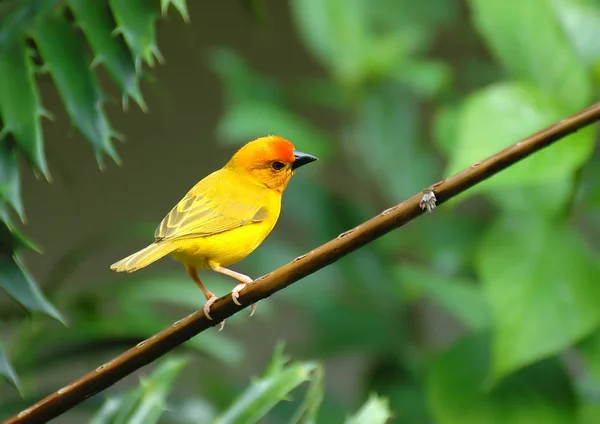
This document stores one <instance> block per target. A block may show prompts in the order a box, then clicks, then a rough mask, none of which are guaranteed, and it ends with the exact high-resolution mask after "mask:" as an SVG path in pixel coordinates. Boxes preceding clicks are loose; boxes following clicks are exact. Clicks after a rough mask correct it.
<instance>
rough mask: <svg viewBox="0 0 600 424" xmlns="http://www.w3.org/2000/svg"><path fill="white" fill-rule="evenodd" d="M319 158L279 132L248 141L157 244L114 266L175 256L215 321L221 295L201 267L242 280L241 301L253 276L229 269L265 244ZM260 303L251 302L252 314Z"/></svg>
mask: <svg viewBox="0 0 600 424" xmlns="http://www.w3.org/2000/svg"><path fill="white" fill-rule="evenodd" d="M315 160H317V158H316V157H315V156H312V155H309V154H306V153H302V152H299V151H297V150H296V149H295V147H294V145H293V144H292V143H291V142H289V141H288V140H286V139H284V138H282V137H279V136H267V137H261V138H258V139H256V140H253V141H251V142H249V143H247V144H246V145H244V146H243V147H241V148H240V149H239V150H238V151H237V152H236V153H235V154H234V155H233V157H232V158H231V159H230V160H229V162H228V163H227V164H226V165H225V166H224V167H223V168H221V169H219V170H218V171H215V172H213V173H212V174H210V175H208V176H207V177H206V178H204V179H202V180H201V181H200V182H199V183H197V184H196V185H195V186H194V187H193V188H192V189H191V190H190V191H189V192H188V193H187V194H186V195H185V196H184V198H183V199H181V200H180V201H179V203H177V205H176V206H175V207H174V208H173V209H172V210H171V212H169V213H168V214H167V216H165V218H164V219H163V220H162V222H161V223H160V225H159V226H158V228H157V229H156V232H155V233H154V242H153V243H152V244H150V245H149V246H147V247H145V248H144V249H142V250H140V251H138V252H136V253H134V254H132V255H130V256H128V257H126V258H125V259H122V260H120V261H118V262H116V263H114V264H112V265H111V266H110V268H111V269H113V270H115V271H117V272H134V271H137V270H138V269H141V268H144V267H146V266H148V265H150V264H151V263H153V262H155V261H157V260H158V259H160V258H162V257H163V256H166V255H171V256H172V257H173V258H175V259H176V260H178V261H180V262H182V263H183V265H185V268H186V270H187V272H188V274H189V275H190V277H191V278H192V279H193V280H194V282H195V283H196V284H197V285H198V287H200V289H201V290H202V292H203V293H204V296H206V303H205V304H204V308H203V309H204V313H205V314H206V317H207V318H209V319H212V318H211V316H210V314H209V312H210V306H211V305H212V304H213V302H214V301H215V300H216V299H217V297H216V296H215V295H214V294H213V293H212V292H210V291H209V290H208V289H207V288H206V287H205V286H204V284H203V283H202V281H200V278H198V273H197V270H198V269H210V270H213V271H216V272H219V273H221V274H225V275H228V276H230V277H232V278H234V279H236V280H238V282H239V284H238V285H237V286H235V287H234V288H233V290H232V291H231V295H232V297H233V301H234V302H235V303H236V304H238V305H240V303H239V301H238V298H239V294H240V292H241V291H242V290H244V288H245V287H246V286H247V285H248V284H251V283H252V279H251V278H250V277H248V276H247V275H244V274H240V273H239V272H235V271H232V270H231V269H228V268H226V267H228V266H229V265H231V264H234V263H236V262H238V261H241V260H242V259H244V258H245V257H246V256H248V255H249V254H250V253H252V251H254V249H256V248H257V247H258V246H259V245H260V244H261V243H262V242H263V240H264V239H265V238H266V237H267V235H268V234H269V233H270V232H271V230H272V229H273V227H274V226H275V223H276V222H277V219H278V218H279V212H280V211H281V196H282V194H283V191H284V190H285V188H286V187H287V185H288V182H289V181H290V178H291V177H292V175H293V174H294V171H295V170H296V169H298V168H299V167H301V166H302V165H305V164H307V163H310V162H313V161H315ZM255 307H256V305H252V313H254V309H255ZM221 328H222V327H221Z"/></svg>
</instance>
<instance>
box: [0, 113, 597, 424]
mask: <svg viewBox="0 0 600 424" xmlns="http://www.w3.org/2000/svg"><path fill="white" fill-rule="evenodd" d="M598 120H600V103H597V104H595V105H593V106H591V107H589V108H587V109H585V110H583V111H581V112H579V113H577V114H575V115H573V116H571V117H569V118H567V119H564V120H562V121H560V122H558V123H556V124H555V125H553V126H551V127H549V128H547V129H545V130H542V131H540V132H538V133H536V134H534V135H532V136H530V137H528V138H526V139H524V140H522V141H520V142H518V143H517V144H515V145H513V146H510V147H508V148H507V149H505V150H503V151H501V152H499V153H497V154H495V155H494V156H492V157H490V158H488V159H486V160H484V161H482V162H478V163H476V164H474V165H472V166H471V167H470V168H468V169H466V170H464V171H462V172H460V173H459V174H456V175H454V176H452V177H450V178H448V179H446V180H443V181H440V182H438V183H437V184H434V185H433V186H431V187H430V188H429V189H427V190H424V192H423V193H427V192H430V191H431V190H433V192H434V193H435V196H436V197H437V200H438V204H439V203H443V202H445V201H447V200H448V199H450V198H451V197H453V196H455V195H457V194H459V193H461V192H463V191H465V190H467V189H468V188H470V187H472V186H474V185H475V184H477V183H479V182H480V181H483V180H485V179H487V178H489V177H491V176H492V175H494V174H496V173H497V172H499V171H501V170H503V169H505V168H507V167H509V166H511V165H513V164H515V163H516V162H518V161H520V160H522V159H524V158H526V157H527V156H529V155H531V154H532V153H534V152H537V151H538V150H541V149H542V148H544V147H546V146H548V145H550V144H552V143H554V142H555V141H557V140H559V139H560V138H562V137H564V136H566V135H568V134H570V133H573V132H575V131H577V130H579V129H581V128H583V127H585V126H587V125H590V124H591V123H593V122H596V121H598ZM423 193H419V194H416V195H414V196H413V197H411V198H410V199H408V200H406V201H404V202H402V203H400V204H399V205H397V206H394V207H392V208H390V209H387V210H385V211H383V212H381V213H380V214H379V215H377V216H375V217H374V218H371V219H370V220H368V221H366V222H364V223H362V224H360V225H359V226H357V227H355V228H353V229H351V230H349V231H346V232H344V233H342V234H340V235H339V236H338V237H336V238H335V239H334V240H331V241H330V242H328V243H325V244H324V245H322V246H320V247H318V248H316V249H314V250H313V251H311V252H308V253H307V254H305V255H302V256H300V257H298V258H296V259H294V260H293V261H292V262H290V263H289V264H287V265H284V266H282V267H281V268H278V269H276V270H275V271H273V272H271V273H269V274H267V275H264V276H263V277H260V278H259V279H257V280H256V282H257V284H252V285H251V286H249V287H248V288H247V289H246V290H244V292H243V294H242V295H241V297H240V300H241V301H242V302H243V303H244V306H237V305H236V304H235V303H233V301H232V299H231V296H230V295H229V294H228V295H227V296H224V297H222V298H220V299H219V300H217V301H216V302H215V303H214V304H213V306H212V309H211V315H212V316H213V318H214V321H210V320H208V319H207V318H206V317H205V316H204V314H203V313H202V310H199V311H196V312H194V313H192V314H191V315H188V316H187V317H185V318H183V319H181V320H179V321H177V322H175V323H174V324H173V325H171V326H170V327H169V328H167V329H165V330H163V331H161V332H160V333H158V334H155V335H154V336H152V337H150V338H149V339H147V340H145V341H143V342H141V343H138V344H137V345H136V346H134V347H133V348H131V349H129V350H128V351H126V352H125V353H123V354H121V355H119V356H117V357H116V358H114V359H113V360H112V361H109V362H107V363H106V364H104V365H101V366H99V367H98V368H96V369H95V370H93V371H92V372H90V373H88V374H86V375H84V376H83V377H81V378H80V379H78V380H76V381H73V382H72V383H70V384H68V385H66V386H65V387H63V388H62V389H60V390H58V391H57V392H55V393H53V394H51V395H49V396H47V397H45V398H44V399H42V400H41V401H39V402H38V403H36V404H34V405H32V406H31V407H29V408H27V409H26V410H24V411H23V412H21V413H19V414H18V415H16V416H14V417H11V418H9V419H8V420H7V421H5V424H17V423H40V422H46V421H48V420H50V419H52V418H55V417H57V416H59V415H60V414H62V413H63V412H65V411H67V410H69V409H70V408H72V407H74V406H75V405H77V404H79V403H81V402H82V401H83V400H85V399H86V398H88V397H90V396H92V395H94V394H96V393H98V392H100V391H102V390H104V389H106V388H107V387H109V386H111V385H112V384H114V383H116V382H117V381H119V380H120V379H122V378H124V377H125V376H127V375H129V374H131V373H132V372H134V371H135V370H137V369H139V368H141V367H142V366H144V365H146V364H148V363H150V362H152V361H154V360H155V359H157V358H159V357H160V356H162V355H164V354H165V353H167V352H169V351H170V350H172V349H174V348H175V347H177V346H179V345H180V344H182V343H184V342H185V341H187V340H188V339H190V338H191V337H194V336H195V335H197V334H198V333H200V332H202V331H204V330H206V329H207V328H209V327H212V326H214V325H216V324H217V323H219V322H220V321H221V320H224V319H225V318H228V317H230V316H231V315H233V314H235V313H236V312H239V311H240V310H241V309H244V308H245V307H247V306H248V305H250V304H252V303H254V302H257V301H259V300H261V299H265V298H267V297H269V296H271V295H272V294H273V293H275V292H278V291H279V290H281V289H283V288H285V287H287V286H289V285H290V284H292V283H294V282H295V281H298V280H300V279H301V278H303V277H306V276H307V275H309V274H312V273H313V272H315V271H318V270H319V269H321V268H324V267H326V266H327V265H329V264H332V263H333V262H335V261H337V260H338V259H340V258H342V257H344V256H346V255H347V254H349V253H350V252H352V251H354V250H356V249H358V248H359V247H361V246H364V245H366V244H367V243H370V242H371V241H373V240H375V239H376V238H378V237H381V236H382V235H384V234H386V233H388V232H390V231H391V230H393V229H395V228H398V227H400V226H402V225H404V224H406V223H407V222H409V221H411V220H413V219H414V218H416V217H418V216H419V215H421V214H422V213H423V210H422V209H421V207H420V206H419V203H420V202H421V199H422V197H423Z"/></svg>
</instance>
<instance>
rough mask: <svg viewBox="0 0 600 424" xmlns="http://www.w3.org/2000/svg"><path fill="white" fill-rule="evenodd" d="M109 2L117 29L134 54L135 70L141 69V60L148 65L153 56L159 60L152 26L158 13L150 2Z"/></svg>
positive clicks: (142, 0) (132, 0) (137, 0)
mask: <svg viewBox="0 0 600 424" xmlns="http://www.w3.org/2000/svg"><path fill="white" fill-rule="evenodd" d="M109 4H110V8H111V10H112V12H113V16H114V17H115V21H117V31H118V32H120V33H121V34H123V37H124V38H125V41H126V42H127V45H128V46H129V48H130V49H131V52H132V53H133V55H134V56H135V66H136V70H137V71H138V72H139V71H140V70H141V66H142V63H141V61H142V60H144V61H145V62H146V63H147V64H148V65H150V66H154V58H155V57H156V58H157V59H158V61H159V62H161V61H162V56H161V54H160V51H159V50H158V46H157V45H156V31H155V28H154V21H155V20H156V18H157V16H158V13H157V12H156V10H155V9H154V7H152V3H151V2H148V1H146V0H130V1H122V0H109Z"/></svg>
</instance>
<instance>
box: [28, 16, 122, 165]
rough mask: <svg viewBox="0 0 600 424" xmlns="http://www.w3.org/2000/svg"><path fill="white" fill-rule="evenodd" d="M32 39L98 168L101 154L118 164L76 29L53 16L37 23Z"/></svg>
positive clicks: (98, 93)
mask: <svg viewBox="0 0 600 424" xmlns="http://www.w3.org/2000/svg"><path fill="white" fill-rule="evenodd" d="M31 35H32V37H33V39H34V40H35V43H36V45H37V47H38V49H39V51H40V55H41V56H42V58H43V60H44V64H45V67H46V68H47V69H48V71H49V72H50V74H51V75H52V78H53V79H54V82H55V84H56V88H57V90H58V92H59V94H60V96H61V97H62V99H63V102H64V103H65V106H66V109H67V112H68V114H69V116H70V117H71V119H72V121H73V123H74V124H75V125H76V126H77V127H78V128H79V129H80V130H81V132H82V133H83V135H85V137H86V138H87V139H88V140H89V141H90V142H91V143H92V146H93V148H94V150H95V152H96V156H97V158H98V163H99V164H100V166H102V157H103V155H104V154H107V155H109V156H110V157H111V158H113V159H114V160H115V161H117V162H118V161H119V159H118V156H117V152H116V151H115V149H114V146H113V145H112V142H111V137H112V136H113V132H112V130H111V128H110V124H109V123H108V118H107V117H106V114H105V112H104V109H103V106H102V104H103V100H104V99H103V95H102V92H101V90H100V85H99V83H98V79H97V78H96V76H95V75H94V73H93V72H90V69H89V61H88V60H87V53H86V50H85V48H84V46H83V43H82V42H81V37H80V36H78V34H77V32H76V30H75V28H74V27H73V26H72V25H70V24H69V23H68V22H67V20H66V19H65V18H64V17H63V16H62V15H60V14H52V15H51V16H48V17H42V18H41V19H39V20H37V21H36V24H35V26H34V27H33V28H32V29H31Z"/></svg>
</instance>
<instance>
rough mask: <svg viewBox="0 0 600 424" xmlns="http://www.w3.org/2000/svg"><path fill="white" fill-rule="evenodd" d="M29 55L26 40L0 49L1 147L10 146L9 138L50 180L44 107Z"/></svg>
mask: <svg viewBox="0 0 600 424" xmlns="http://www.w3.org/2000/svg"><path fill="white" fill-rule="evenodd" d="M28 52H29V49H28V47H27V45H26V43H25V39H24V38H23V39H21V40H19V42H18V43H17V42H15V43H10V44H5V45H4V46H2V47H1V48H0V117H1V118H2V122H3V124H4V128H2V131H1V132H0V143H1V144H7V141H6V140H5V139H6V137H7V136H8V135H9V134H10V135H11V136H12V138H13V139H14V141H15V143H16V145H17V146H18V148H19V149H20V150H21V151H22V152H23V154H24V155H25V157H26V158H27V160H28V161H29V163H31V164H32V165H33V166H35V168H37V170H39V171H40V172H41V173H42V174H44V176H45V177H46V178H50V177H49V176H50V174H49V171H48V164H47V163H46V157H45V155H44V143H43V139H42V128H41V122H40V120H41V115H42V105H41V103H40V96H39V93H38V90H37V86H36V85H35V81H34V77H33V73H34V70H33V66H32V61H31V58H30V57H29V53H28ZM3 139H4V140H3ZM0 172H3V171H0Z"/></svg>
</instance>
